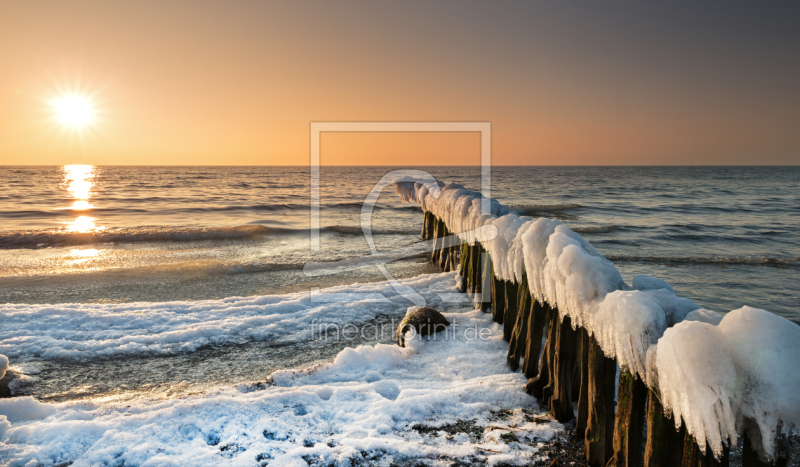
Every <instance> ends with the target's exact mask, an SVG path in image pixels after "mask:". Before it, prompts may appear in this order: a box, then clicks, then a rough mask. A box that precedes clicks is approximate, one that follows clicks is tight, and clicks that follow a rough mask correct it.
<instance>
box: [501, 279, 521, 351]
mask: <svg viewBox="0 0 800 467" xmlns="http://www.w3.org/2000/svg"><path fill="white" fill-rule="evenodd" d="M505 289H506V306H505V312H504V313H503V340H505V341H506V342H510V341H511V334H512V332H513V331H514V325H515V324H516V323H517V312H518V311H519V310H518V309H517V307H518V306H519V303H518V302H517V284H515V283H514V282H511V281H509V282H508V283H507V284H506V287H505Z"/></svg>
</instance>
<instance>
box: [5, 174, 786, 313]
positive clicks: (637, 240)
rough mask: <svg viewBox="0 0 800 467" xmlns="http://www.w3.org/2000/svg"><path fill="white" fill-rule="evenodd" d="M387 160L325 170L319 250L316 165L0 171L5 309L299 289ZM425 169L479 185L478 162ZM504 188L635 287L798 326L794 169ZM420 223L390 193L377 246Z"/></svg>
mask: <svg viewBox="0 0 800 467" xmlns="http://www.w3.org/2000/svg"><path fill="white" fill-rule="evenodd" d="M389 170H392V169H391V168H385V167H327V168H323V169H322V176H321V185H322V188H321V225H322V226H323V231H322V233H321V235H322V241H321V247H322V249H321V251H319V252H311V251H309V247H308V245H309V234H308V227H309V208H308V204H309V171H308V169H307V168H305V167H119V166H101V167H93V166H65V167H57V166H52V167H0V180H2V181H3V183H2V185H0V200H2V208H0V222H2V224H0V226H1V227H0V303H3V302H11V303H45V302H46V303H58V302H90V301H107V302H119V301H134V300H135V301H167V300H172V299H192V298H197V299H200V298H220V297H226V296H231V295H253V294H262V293H279V292H283V291H290V290H298V289H302V287H306V286H307V285H308V284H309V283H310V282H313V281H309V280H308V279H307V278H305V277H304V276H303V274H302V272H301V271H300V269H301V268H302V265H303V264H304V263H305V262H307V261H309V260H314V261H329V260H337V259H344V258H348V257H356V256H362V255H366V254H368V253H369V250H368V247H367V244H366V242H365V241H364V237H363V235H362V233H361V228H360V223H359V219H360V217H359V216H360V213H361V203H362V202H363V200H364V198H365V197H366V194H367V193H368V192H369V190H370V189H372V187H373V186H374V184H375V183H376V182H377V181H378V180H379V179H380V178H381V177H382V176H383V175H384V174H386V173H387V172H388V171H389ZM422 170H427V171H428V172H430V173H431V174H433V175H434V176H436V177H437V178H439V179H441V180H446V181H455V182H458V183H462V184H464V185H466V186H467V187H470V188H474V189H475V188H478V187H480V171H479V169H478V168H475V167H428V168H422ZM492 190H493V192H492V196H493V197H494V198H496V199H498V200H499V201H500V202H501V203H504V204H507V205H510V206H512V207H514V208H515V209H516V210H517V211H518V212H519V213H520V214H525V215H529V216H534V217H537V216H544V217H555V218H558V219H560V220H562V221H563V222H564V223H566V224H567V225H568V226H570V227H571V228H573V229H574V230H575V231H577V232H578V233H580V234H581V235H583V236H584V237H585V238H587V239H588V240H589V241H590V242H591V243H592V244H593V245H594V246H595V247H596V248H597V249H598V250H599V251H600V252H601V253H603V254H604V255H605V256H606V257H607V258H609V259H611V260H612V261H614V263H615V264H616V265H617V267H618V268H619V269H620V270H621V271H622V272H623V275H624V276H625V277H626V279H627V280H628V281H630V279H631V278H632V276H633V275H635V274H640V273H647V274H650V275H655V276H659V277H662V278H664V279H665V280H667V281H668V282H670V283H672V284H673V285H674V286H675V287H676V288H677V289H678V290H679V291H680V293H681V294H682V295H684V296H686V297H689V298H692V299H694V300H696V301H697V302H698V303H700V304H702V305H704V306H707V307H710V308H713V309H716V310H719V311H722V312H724V311H728V310H730V309H733V308H738V307H740V306H741V305H743V304H749V305H752V306H759V307H763V308H766V309H769V310H771V311H773V312H775V313H778V314H781V315H783V316H785V317H787V318H791V319H795V320H800V311H798V306H799V305H800V292H798V284H800V168H798V167H495V168H494V169H493V177H492ZM421 220H422V216H421V215H420V210H419V208H418V207H417V206H413V205H407V204H401V203H400V202H399V201H398V200H397V197H396V196H395V194H394V193H393V192H392V190H391V188H387V189H386V190H384V193H383V195H382V196H381V198H380V200H379V203H378V205H377V206H376V210H375V213H374V218H373V230H374V234H375V237H376V242H377V244H378V248H379V249H381V250H393V249H395V248H399V247H402V246H406V245H409V244H411V243H413V242H415V241H416V239H417V238H418V233H419V230H420V228H421ZM394 267H395V268H396V269H397V270H398V273H399V274H401V275H403V274H405V275H406V276H408V275H414V274H416V273H418V272H421V271H423V270H426V266H425V265H424V264H422V263H420V262H419V261H417V260H410V261H409V260H406V261H400V262H398V263H397V264H395V265H394ZM351 276H352V277H351ZM380 277H381V276H379V275H378V273H377V271H375V270H373V271H370V270H361V271H359V272H356V273H351V274H342V275H341V277H339V278H327V279H325V281H326V282H325V283H327V284H332V283H348V282H347V281H349V280H351V279H355V280H359V281H361V280H371V279H379V278H380ZM315 280H317V281H319V280H320V279H319V278H316V279H315Z"/></svg>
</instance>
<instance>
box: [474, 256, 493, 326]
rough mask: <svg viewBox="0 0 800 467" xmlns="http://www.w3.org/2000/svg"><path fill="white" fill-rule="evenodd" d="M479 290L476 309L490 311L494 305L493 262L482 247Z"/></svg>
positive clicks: (476, 294) (476, 295)
mask: <svg viewBox="0 0 800 467" xmlns="http://www.w3.org/2000/svg"><path fill="white" fill-rule="evenodd" d="M478 273H479V277H478V283H479V284H480V287H479V290H478V291H477V292H476V293H475V299H474V303H475V309H476V310H477V309H480V310H481V311H488V310H489V307H490V306H491V304H492V295H491V294H492V260H491V259H490V258H489V253H488V252H487V251H486V250H484V249H483V247H481V255H480V268H478Z"/></svg>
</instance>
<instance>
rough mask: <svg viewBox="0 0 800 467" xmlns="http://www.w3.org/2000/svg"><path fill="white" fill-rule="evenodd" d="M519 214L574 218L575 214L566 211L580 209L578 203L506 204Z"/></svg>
mask: <svg viewBox="0 0 800 467" xmlns="http://www.w3.org/2000/svg"><path fill="white" fill-rule="evenodd" d="M508 207H509V208H511V209H512V210H513V211H515V212H516V213H517V214H519V215H520V216H528V217H555V218H557V219H562V220H567V219H574V218H575V217H576V216H575V215H573V214H569V213H567V212H566V211H570V210H573V209H580V208H583V207H585V206H582V205H580V204H511V205H509V206H508Z"/></svg>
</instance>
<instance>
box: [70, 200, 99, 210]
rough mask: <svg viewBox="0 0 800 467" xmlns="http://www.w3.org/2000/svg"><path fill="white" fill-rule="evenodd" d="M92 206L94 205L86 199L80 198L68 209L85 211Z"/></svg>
mask: <svg viewBox="0 0 800 467" xmlns="http://www.w3.org/2000/svg"><path fill="white" fill-rule="evenodd" d="M93 207H94V206H92V204H91V203H89V202H88V201H83V200H80V201H75V202H74V203H72V207H70V209H72V210H73V211H85V210H86V209H92V208H93Z"/></svg>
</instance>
